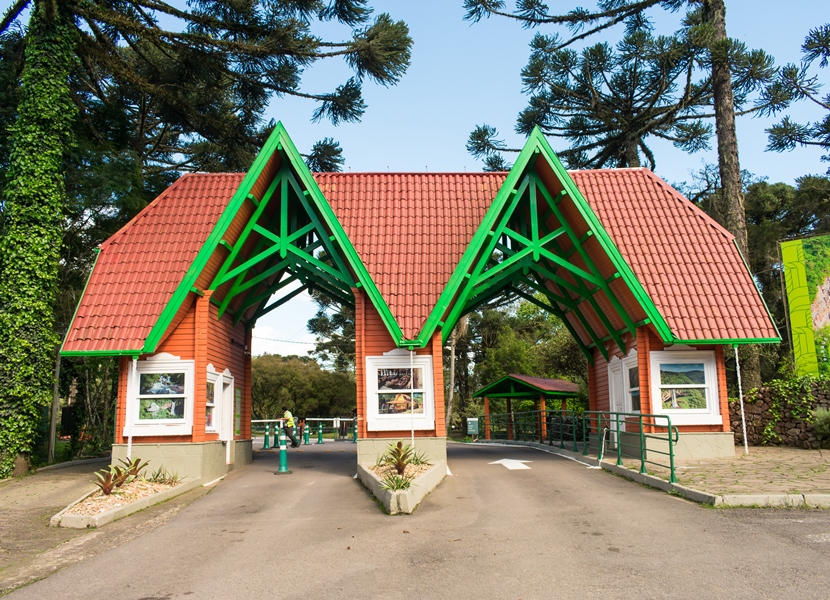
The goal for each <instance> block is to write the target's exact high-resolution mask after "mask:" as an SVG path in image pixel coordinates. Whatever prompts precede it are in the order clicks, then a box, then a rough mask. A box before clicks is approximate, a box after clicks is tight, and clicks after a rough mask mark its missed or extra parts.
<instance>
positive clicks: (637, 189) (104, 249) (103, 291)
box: [64, 169, 777, 352]
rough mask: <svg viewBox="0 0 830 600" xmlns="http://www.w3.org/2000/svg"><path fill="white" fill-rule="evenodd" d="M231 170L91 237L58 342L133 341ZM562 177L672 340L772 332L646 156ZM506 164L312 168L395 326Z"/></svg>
mask: <svg viewBox="0 0 830 600" xmlns="http://www.w3.org/2000/svg"><path fill="white" fill-rule="evenodd" d="M243 176H244V174H240V173H233V174H203V173H199V174H191V175H185V176H184V177H182V178H181V179H179V180H178V181H177V182H176V183H174V184H173V185H172V186H171V187H170V188H169V189H167V190H166V191H165V192H164V193H163V194H162V195H161V196H159V197H158V198H157V199H156V200H154V201H153V202H152V203H151V204H150V205H148V206H147V208H145V209H144V210H143V211H142V212H141V213H140V214H139V215H138V216H136V218H135V219H133V220H132V221H131V222H130V223H129V224H127V225H126V226H125V227H124V228H123V229H121V231H119V232H118V233H116V234H115V235H114V236H112V237H111V238H110V239H109V240H107V242H105V243H104V244H102V245H101V252H100V256H99V258H98V262H97V263H96V266H95V269H94V271H93V273H92V276H91V277H90V281H89V284H88V286H87V290H86V293H85V294H84V297H83V298H82V300H81V304H80V306H79V307H78V312H77V315H76V317H75V320H74V322H73V325H72V328H71V330H70V332H69V334H68V335H67V338H66V341H65V345H64V350H65V351H85V352H88V351H95V350H106V351H110V352H113V351H119V350H120V351H124V350H136V349H140V348H142V347H143V345H144V341H145V340H146V338H147V336H148V335H149V333H150V330H151V329H152V327H153V325H154V324H155V323H156V321H157V320H158V318H159V316H160V315H161V313H162V311H163V310H164V308H165V307H166V305H167V303H168V302H169V300H170V298H171V296H172V294H173V292H174V290H175V289H176V287H177V286H178V285H179V283H180V282H181V281H182V279H183V277H184V274H185V273H186V271H187V269H188V268H189V266H190V264H191V262H192V261H193V259H194V258H195V256H196V254H197V253H198V251H199V249H200V248H201V247H202V245H203V244H204V242H205V240H206V239H207V236H208V234H209V233H210V231H211V229H212V228H213V226H214V225H215V223H216V222H217V220H218V219H219V216H220V215H221V213H222V211H223V209H224V208H225V207H226V206H227V204H228V202H229V201H230V198H231V197H232V196H233V193H234V192H235V190H236V188H237V187H238V186H239V184H240V183H241V181H242V178H243ZM571 176H572V177H573V179H574V181H575V182H576V184H577V186H578V187H579V189H580V190H581V191H582V193H583V195H584V196H585V197H586V199H587V200H588V203H589V204H590V205H591V206H592V208H593V209H594V211H595V212H596V213H597V215H598V217H599V219H600V221H601V222H602V223H603V224H604V226H605V228H606V229H607V231H608V232H609V234H610V235H611V237H612V239H613V240H614V242H615V243H616V245H617V247H618V248H619V250H620V252H621V253H622V256H623V257H624V258H625V260H626V261H627V262H628V264H629V265H630V266H631V268H632V270H633V271H634V274H635V275H636V276H637V278H638V279H639V281H640V282H641V283H642V285H643V287H644V288H645V290H646V292H647V293H648V295H649V296H650V297H651V298H652V300H653V301H654V303H655V305H656V306H657V308H658V310H659V311H660V313H661V314H662V315H663V317H664V318H665V319H666V321H667V323H668V325H669V327H670V328H671V330H672V332H673V333H674V334H675V335H676V336H677V337H678V338H679V339H687V340H698V339H699V340H703V339H737V338H762V337H763V338H774V337H777V332H776V331H775V328H774V326H773V325H772V323H771V321H770V319H769V317H768V315H767V312H766V309H765V308H764V305H763V303H762V301H761V299H760V296H759V295H758V293H757V290H756V289H755V285H754V283H753V281H752V278H751V277H750V275H749V274H748V272H747V270H746V268H745V266H744V264H743V262H742V260H741V258H740V255H739V253H738V252H737V249H736V248H735V246H734V244H733V241H732V240H733V237H732V236H731V235H730V234H729V233H728V232H727V231H726V230H724V229H723V228H722V227H720V226H719V225H717V224H716V223H715V222H714V221H713V220H712V219H710V218H709V217H708V216H706V215H705V214H704V213H703V212H702V211H700V210H699V209H697V208H696V207H694V206H693V205H692V204H691V203H689V202H688V201H687V200H685V199H684V198H682V197H681V196H680V194H679V193H678V192H677V191H675V190H674V189H672V188H671V187H670V186H669V185H668V184H666V183H665V182H664V181H662V180H661V179H659V178H658V177H657V176H656V175H654V174H653V173H651V172H650V171H648V170H646V169H618V170H600V171H577V172H572V173H571ZM505 177H506V173H324V174H315V178H316V180H317V182H318V184H319V186H320V188H321V190H322V191H323V194H324V195H325V197H326V198H327V199H328V201H329V203H330V204H331V206H332V208H333V209H334V212H335V214H336V215H337V218H338V219H339V220H340V222H341V224H342V225H343V228H344V230H345V232H346V234H347V235H348V236H349V238H350V239H351V241H352V243H353V244H354V246H355V249H356V250H357V252H358V254H359V255H360V257H361V259H362V260H363V262H364V264H365V266H366V268H367V270H368V272H369V274H370V276H371V277H372V279H373V280H374V282H375V284H376V285H377V287H378V289H379V291H380V293H381V295H382V296H383V297H384V299H385V300H386V302H387V303H388V305H389V307H390V310H391V311H392V314H393V316H394V317H395V319H396V321H397V322H398V324H399V326H400V327H401V329H402V331H403V334H404V337H405V338H407V339H414V338H416V337H417V336H418V334H419V333H420V331H421V328H422V327H423V325H424V322H425V320H426V318H427V316H428V315H429V313H430V312H431V311H432V309H433V307H434V306H435V304H436V302H437V300H438V297H439V296H440V294H441V292H442V291H443V289H444V287H445V286H446V284H447V282H448V280H449V278H450V276H451V274H452V272H453V271H454V269H455V268H456V266H457V264H458V262H459V260H460V259H461V256H462V254H463V253H464V251H465V249H466V248H467V245H468V244H469V243H470V241H471V239H472V237H473V234H474V233H475V231H476V229H477V228H478V226H479V225H480V223H481V221H482V219H483V217H484V214H485V212H486V211H487V209H488V208H489V207H490V205H491V204H492V201H493V199H494V198H495V196H496V194H497V192H498V190H499V188H500V187H501V185H502V183H503V182H504V179H505Z"/></svg>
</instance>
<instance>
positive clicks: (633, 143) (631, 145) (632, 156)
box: [625, 140, 641, 167]
mask: <svg viewBox="0 0 830 600" xmlns="http://www.w3.org/2000/svg"><path fill="white" fill-rule="evenodd" d="M625 166H626V167H639V166H641V165H640V153H639V152H638V151H637V140H628V141H627V142H626V144H625Z"/></svg>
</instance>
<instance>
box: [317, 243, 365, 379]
mask: <svg viewBox="0 0 830 600" xmlns="http://www.w3.org/2000/svg"><path fill="white" fill-rule="evenodd" d="M323 258H325V257H323ZM311 299H312V300H314V303H315V304H316V305H317V314H315V315H314V316H313V317H312V318H311V319H310V320H309V321H308V325H307V326H306V327H307V329H308V331H309V333H313V334H314V335H315V336H317V345H316V346H315V347H314V350H313V351H312V352H311V354H313V355H314V356H316V357H317V359H318V360H319V361H320V362H321V363H323V364H324V365H327V366H331V367H332V368H334V370H335V371H337V372H338V373H354V361H355V330H354V310H353V309H351V308H349V307H348V306H343V305H341V304H339V303H338V302H336V301H335V300H332V299H331V298H329V297H328V296H326V295H325V294H324V293H323V292H320V291H319V290H312V291H311Z"/></svg>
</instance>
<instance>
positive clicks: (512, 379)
mask: <svg viewBox="0 0 830 600" xmlns="http://www.w3.org/2000/svg"><path fill="white" fill-rule="evenodd" d="M539 392H551V393H550V394H545V395H546V396H548V397H571V396H576V395H577V394H578V393H579V384H576V383H571V382H570V381H565V380H564V379H546V378H544V377H530V376H529V375H519V374H518V373H510V374H508V375H505V376H504V377H502V378H501V379H498V380H496V381H494V382H493V383H491V384H489V385H485V386H484V387H483V388H481V389H479V390H477V391H476V392H475V394H474V396H475V397H476V398H481V397H483V396H488V397H490V398H498V397H499V396H500V395H502V394H510V395H511V397H513V398H533V399H537V400H538V398H539Z"/></svg>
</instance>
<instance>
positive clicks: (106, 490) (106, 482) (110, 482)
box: [92, 469, 118, 496]
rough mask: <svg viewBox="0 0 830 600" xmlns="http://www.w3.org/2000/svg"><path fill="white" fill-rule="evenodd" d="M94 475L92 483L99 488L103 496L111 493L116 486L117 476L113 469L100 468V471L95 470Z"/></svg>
mask: <svg viewBox="0 0 830 600" xmlns="http://www.w3.org/2000/svg"><path fill="white" fill-rule="evenodd" d="M95 477H96V479H95V480H94V481H93V482H92V483H94V484H95V485H97V486H98V487H99V488H101V492H102V493H103V494H104V495H105V496H109V495H110V494H112V491H113V490H114V489H115V488H116V487H118V485H117V476H116V474H115V471H114V470H112V469H101V470H100V471H95Z"/></svg>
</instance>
